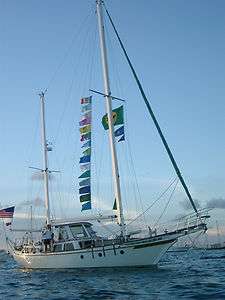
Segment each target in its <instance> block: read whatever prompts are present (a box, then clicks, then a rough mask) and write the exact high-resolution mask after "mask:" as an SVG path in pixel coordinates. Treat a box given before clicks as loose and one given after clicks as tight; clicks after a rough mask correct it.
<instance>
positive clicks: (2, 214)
mask: <svg viewBox="0 0 225 300" xmlns="http://www.w3.org/2000/svg"><path fill="white" fill-rule="evenodd" d="M14 210H15V206H11V207H7V208H4V209H1V210H0V218H2V219H6V218H13V214H14Z"/></svg>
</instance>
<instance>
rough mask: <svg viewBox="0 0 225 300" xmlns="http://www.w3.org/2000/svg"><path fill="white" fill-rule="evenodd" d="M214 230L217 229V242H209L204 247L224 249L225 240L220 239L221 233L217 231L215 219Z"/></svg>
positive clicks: (217, 226)
mask: <svg viewBox="0 0 225 300" xmlns="http://www.w3.org/2000/svg"><path fill="white" fill-rule="evenodd" d="M216 231H217V242H216V243H212V244H210V245H209V246H208V247H207V248H206V249H207V250H222V249H225V242H222V241H221V235H220V231H219V225H218V222H217V221H216Z"/></svg>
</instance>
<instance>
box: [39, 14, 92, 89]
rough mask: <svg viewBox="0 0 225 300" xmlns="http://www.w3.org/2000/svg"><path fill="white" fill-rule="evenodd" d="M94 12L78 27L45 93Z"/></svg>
mask: <svg viewBox="0 0 225 300" xmlns="http://www.w3.org/2000/svg"><path fill="white" fill-rule="evenodd" d="M92 11H93V10H92V9H91V11H90V12H89V13H88V14H87V15H86V16H85V17H84V19H83V21H82V22H81V23H80V26H79V27H78V29H77V31H76V32H75V34H74V35H73V37H72V39H71V41H70V44H69V46H68V48H67V50H66V51H65V53H64V55H63V57H62V59H61V61H60V63H59V64H58V66H57V67H56V69H55V71H54V72H53V74H52V76H51V78H50V80H49V82H48V84H47V87H46V89H45V91H48V90H49V88H50V86H51V85H52V83H53V81H54V80H55V78H56V75H57V74H58V73H59V70H60V69H61V68H62V66H63V65H64V63H65V60H66V58H67V57H68V56H69V54H70V51H71V49H72V46H73V44H74V42H75V40H76V39H77V38H78V37H79V36H80V35H81V33H82V29H83V28H85V26H84V25H85V24H86V23H87V22H88V21H89V19H90V18H91V16H92V14H93V13H92Z"/></svg>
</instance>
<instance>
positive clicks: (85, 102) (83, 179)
mask: <svg viewBox="0 0 225 300" xmlns="http://www.w3.org/2000/svg"><path fill="white" fill-rule="evenodd" d="M91 100H92V97H87V98H82V99H81V101H80V103H81V113H82V116H81V120H80V122H79V125H80V141H81V143H82V145H81V148H82V156H81V157H80V161H79V163H80V170H81V175H80V176H79V177H78V178H79V179H80V182H79V197H80V202H81V203H82V208H81V211H83V210H88V209H91V117H92V116H91V113H92V101H91Z"/></svg>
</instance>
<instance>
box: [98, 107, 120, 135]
mask: <svg viewBox="0 0 225 300" xmlns="http://www.w3.org/2000/svg"><path fill="white" fill-rule="evenodd" d="M112 117H113V125H120V124H123V105H122V106H119V107H117V108H115V109H113V111H112ZM102 125H103V127H104V129H105V130H107V129H109V124H108V116H107V114H105V115H104V116H103V118H102Z"/></svg>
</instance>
